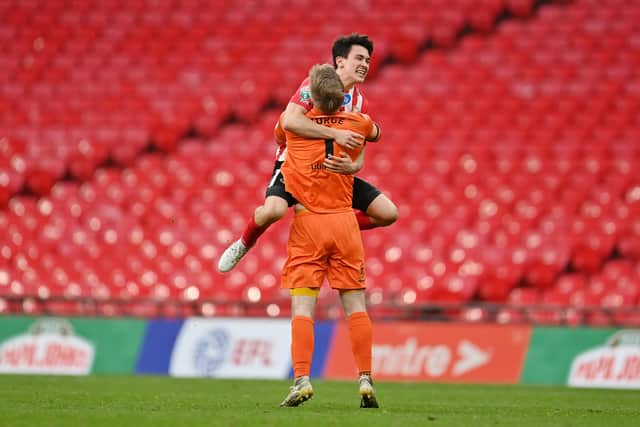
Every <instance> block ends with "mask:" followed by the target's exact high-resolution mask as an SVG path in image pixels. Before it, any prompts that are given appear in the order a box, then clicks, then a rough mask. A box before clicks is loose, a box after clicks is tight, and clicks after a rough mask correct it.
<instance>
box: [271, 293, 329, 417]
mask: <svg viewBox="0 0 640 427" xmlns="http://www.w3.org/2000/svg"><path fill="white" fill-rule="evenodd" d="M319 290H320V289H319V288H315V289H312V288H296V289H292V290H291V360H292V362H293V373H294V383H293V386H291V388H290V389H289V393H288V394H287V396H286V397H285V398H284V400H283V401H282V402H281V403H280V406H298V405H300V404H301V403H303V402H306V401H307V400H309V399H311V398H312V397H313V387H312V386H311V381H310V379H309V376H310V374H311V359H312V357H313V347H314V343H315V337H314V333H313V316H314V313H315V307H316V301H317V298H318V291H319Z"/></svg>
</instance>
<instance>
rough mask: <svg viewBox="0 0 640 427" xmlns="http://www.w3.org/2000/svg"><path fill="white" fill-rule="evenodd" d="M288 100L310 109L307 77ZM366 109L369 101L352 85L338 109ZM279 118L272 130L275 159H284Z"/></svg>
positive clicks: (357, 110) (350, 110) (284, 139)
mask: <svg viewBox="0 0 640 427" xmlns="http://www.w3.org/2000/svg"><path fill="white" fill-rule="evenodd" d="M289 102H290V103H294V104H298V105H300V106H301V107H304V109H305V110H307V112H309V111H311V109H312V108H313V99H311V82H310V78H309V77H307V78H306V79H304V80H303V81H302V83H301V84H300V86H299V87H298V90H296V93H294V94H293V96H292V97H291V99H289ZM368 109H369V103H368V102H367V98H365V97H364V95H363V94H362V91H361V90H360V89H359V88H357V87H356V86H354V87H352V88H351V89H350V90H348V91H347V92H345V93H344V102H343V103H342V107H341V108H340V111H345V112H348V113H350V112H354V113H365V114H366V113H367V112H368ZM281 120H282V115H280V120H278V123H276V127H275V130H274V134H275V137H276V141H277V142H278V149H277V151H276V160H277V161H284V158H285V156H286V154H287V141H286V138H285V136H284V129H282V125H281V123H280V121H281Z"/></svg>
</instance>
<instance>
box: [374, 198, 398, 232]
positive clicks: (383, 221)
mask: <svg viewBox="0 0 640 427" xmlns="http://www.w3.org/2000/svg"><path fill="white" fill-rule="evenodd" d="M377 219H378V225H379V226H381V227H386V226H388V225H391V224H393V223H394V222H396V221H397V220H398V208H397V207H396V205H394V204H393V203H391V202H389V206H387V208H386V209H385V210H384V211H382V212H381V214H380V216H379V217H378V218H377Z"/></svg>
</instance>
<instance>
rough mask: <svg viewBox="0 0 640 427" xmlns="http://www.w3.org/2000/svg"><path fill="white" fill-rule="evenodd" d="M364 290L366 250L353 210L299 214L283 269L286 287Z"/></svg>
mask: <svg viewBox="0 0 640 427" xmlns="http://www.w3.org/2000/svg"><path fill="white" fill-rule="evenodd" d="M325 277H326V278H328V280H329V285H330V286H331V287H332V288H333V289H346V290H349V289H364V287H365V273H364V247H363V246H362V237H361V236H360V228H359V227H358V221H357V220H356V216H355V214H354V213H353V211H349V212H339V213H330V214H315V213H312V212H308V211H301V212H296V215H295V216H294V218H293V224H292V225H291V233H290V234H289V243H288V244H287V261H286V263H285V265H284V268H283V270H282V287H283V288H286V289H293V288H319V287H320V286H322V283H323V282H324V279H325Z"/></svg>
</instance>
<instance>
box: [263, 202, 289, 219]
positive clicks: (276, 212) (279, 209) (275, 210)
mask: <svg viewBox="0 0 640 427" xmlns="http://www.w3.org/2000/svg"><path fill="white" fill-rule="evenodd" d="M286 213H287V206H282V205H271V206H265V207H264V210H263V214H264V217H265V219H266V220H267V221H268V222H269V223H271V222H276V221H278V220H279V219H280V218H282V217H283V216H284V214H286Z"/></svg>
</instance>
